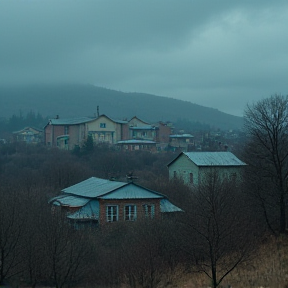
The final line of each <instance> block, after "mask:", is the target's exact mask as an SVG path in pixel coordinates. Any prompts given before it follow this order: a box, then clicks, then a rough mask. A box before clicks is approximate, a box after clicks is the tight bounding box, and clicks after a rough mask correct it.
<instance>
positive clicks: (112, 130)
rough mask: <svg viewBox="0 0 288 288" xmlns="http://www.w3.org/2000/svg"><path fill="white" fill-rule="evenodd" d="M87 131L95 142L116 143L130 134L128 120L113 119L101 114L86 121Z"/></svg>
mask: <svg viewBox="0 0 288 288" xmlns="http://www.w3.org/2000/svg"><path fill="white" fill-rule="evenodd" d="M86 133H87V135H91V136H92V138H93V142H94V143H96V144H98V143H108V144H116V143H117V142H118V141H120V140H122V139H123V138H125V136H126V137H127V136H128V122H127V121H125V120H123V121H122V120H113V119H112V118H110V117H108V116H106V115H101V116H99V117H98V118H97V119H95V120H93V121H91V122H87V123H86Z"/></svg>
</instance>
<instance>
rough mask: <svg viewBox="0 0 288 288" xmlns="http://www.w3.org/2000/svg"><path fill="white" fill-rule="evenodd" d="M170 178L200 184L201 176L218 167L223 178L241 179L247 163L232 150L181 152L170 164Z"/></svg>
mask: <svg viewBox="0 0 288 288" xmlns="http://www.w3.org/2000/svg"><path fill="white" fill-rule="evenodd" d="M167 166H168V169H169V179H170V180H172V179H182V180H183V181H184V183H186V184H195V185H197V184H199V183H200V181H201V177H202V179H203V177H204V176H205V174H206V175H207V173H208V172H211V168H213V169H215V170H216V169H217V172H218V173H219V174H220V176H221V178H222V179H223V178H229V179H231V178H233V179H235V180H236V179H240V178H241V171H242V168H243V167H244V166H246V164H245V163H244V162H242V161H241V160H239V159H238V158H237V157H236V156H235V155H234V154H232V153H231V152H181V153H180V154H179V155H178V156H177V157H176V158H175V159H174V160H173V161H171V162H170V163H169V164H168V165H167Z"/></svg>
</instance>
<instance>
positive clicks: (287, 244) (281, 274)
mask: <svg viewBox="0 0 288 288" xmlns="http://www.w3.org/2000/svg"><path fill="white" fill-rule="evenodd" d="M210 283H211V282H210V281H209V279H208V278H207V276H205V275H195V274H191V275H186V276H185V277H183V278H182V279H181V283H180V282H179V283H178V284H177V285H175V286H174V287H183V288H184V287H185V288H207V287H210ZM220 287H223V288H227V287H231V288H249V287H251V288H252V287H255V288H256V287H257V288H260V287H261V288H288V236H282V237H280V238H278V239H275V238H272V237H271V238H270V239H269V240H267V243H265V244H263V245H262V246H261V247H260V248H259V250H258V252H257V254H256V255H255V257H254V258H253V260H251V261H250V263H246V264H245V265H244V264H243V265H241V266H239V267H237V268H236V269H235V270H234V271H233V272H232V273H231V274H230V275H228V276H227V278H225V279H224V280H223V282H222V283H221V285H220Z"/></svg>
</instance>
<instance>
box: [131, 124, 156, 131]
mask: <svg viewBox="0 0 288 288" xmlns="http://www.w3.org/2000/svg"><path fill="white" fill-rule="evenodd" d="M156 128H157V127H155V126H152V125H146V126H130V127H129V129H131V130H155V129H156Z"/></svg>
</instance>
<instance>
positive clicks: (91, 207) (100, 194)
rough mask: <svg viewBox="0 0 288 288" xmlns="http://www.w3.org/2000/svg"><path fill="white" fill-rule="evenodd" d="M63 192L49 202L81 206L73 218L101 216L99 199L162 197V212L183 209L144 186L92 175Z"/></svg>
mask: <svg viewBox="0 0 288 288" xmlns="http://www.w3.org/2000/svg"><path fill="white" fill-rule="evenodd" d="M62 192H63V194H61V195H59V196H56V197H54V198H52V199H51V200H50V201H49V203H51V204H53V205H57V206H69V207H75V208H76V207H81V208H80V209H79V210H78V211H76V212H75V213H71V214H69V218H71V219H85V218H86V219H92V218H93V219H96V218H98V216H99V199H106V200H107V199H109V200H123V199H160V210H161V212H177V211H182V210H181V209H180V208H178V207H177V206H175V205H173V204H172V203H170V201H169V200H168V199H167V198H166V196H165V195H163V194H161V193H158V192H156V191H153V190H150V189H147V188H144V187H142V186H140V185H138V184H135V183H133V182H130V183H125V182H117V181H110V180H105V179H101V178H96V177H91V178H89V179H87V180H84V181H82V182H80V183H77V184H75V185H72V186H70V187H67V188H65V189H63V190H62Z"/></svg>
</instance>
